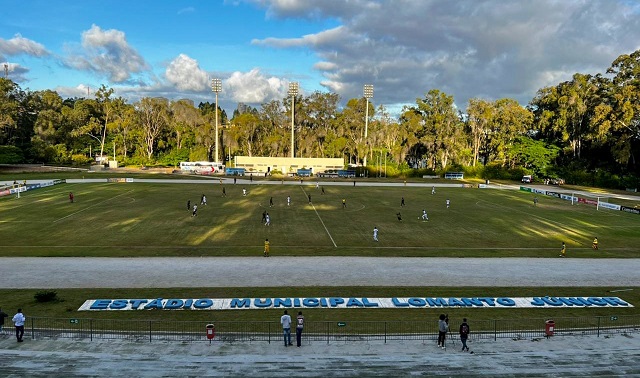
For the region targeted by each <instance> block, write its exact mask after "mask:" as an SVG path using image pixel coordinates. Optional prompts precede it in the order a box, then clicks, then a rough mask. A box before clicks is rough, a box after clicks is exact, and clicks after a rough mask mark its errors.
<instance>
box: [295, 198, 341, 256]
mask: <svg viewBox="0 0 640 378" xmlns="http://www.w3.org/2000/svg"><path fill="white" fill-rule="evenodd" d="M300 190H302V193H304V196H305V197H307V198H309V197H308V196H309V195H308V194H307V192H305V191H304V188H303V187H302V186H301V187H300ZM311 207H313V211H315V212H316V215H317V216H318V219H320V223H322V227H324V230H325V231H327V235H329V239H331V242H332V243H333V246H334V247H336V248H338V245H337V244H336V242H335V241H334V240H333V237H332V236H331V233H329V230H328V229H327V226H325V225H324V222H323V221H322V218H320V214H318V210H316V207H315V206H313V202H311Z"/></svg>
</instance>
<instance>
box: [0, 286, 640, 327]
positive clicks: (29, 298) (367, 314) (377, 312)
mask: <svg viewBox="0 0 640 378" xmlns="http://www.w3.org/2000/svg"><path fill="white" fill-rule="evenodd" d="M628 289H632V290H628ZM616 290H620V288H602V287H583V288H556V287H545V288H492V287H487V288H456V287H451V288H447V287H439V288H421V287H392V288H391V287H386V288H380V287H342V288H336V287H315V288H307V287H301V288H292V289H283V288H179V289H176V288H173V289H171V288H168V289H60V290H56V292H57V294H58V295H57V296H58V298H59V300H57V301H54V302H47V303H38V302H36V301H35V299H34V294H35V293H37V292H38V291H39V290H34V289H19V290H7V289H4V290H0V298H2V308H3V309H4V311H5V312H7V313H10V312H12V311H15V309H16V308H18V307H21V308H23V310H24V312H25V314H26V315H27V316H34V317H52V318H99V319H131V320H134V319H137V320H163V321H211V320H215V321H274V320H278V319H279V317H280V315H281V314H282V309H270V310H220V311H210V310H203V311H188V310H175V311H172V310H137V311H81V312H79V311H77V310H78V308H79V307H80V306H81V305H82V304H83V303H84V301H85V300H87V299H119V298H122V299H134V298H148V299H152V298H164V299H167V298H180V299H187V298H194V299H198V298H212V299H216V298H288V297H303V298H304V297H331V296H336V297H358V298H361V297H369V298H389V297H422V298H425V297H444V298H450V297H540V296H546V295H548V296H552V297H553V296H570V297H590V296H594V297H609V296H615V297H620V298H621V299H622V300H624V301H626V302H628V303H631V304H632V305H634V306H640V287H635V288H624V289H623V290H624V291H616ZM612 291H613V292H612ZM639 309H640V307H628V308H605V307H596V306H593V307H589V308H581V307H563V308H558V309H556V308H533V309H531V308H522V309H506V308H471V309H464V308H424V309H421V308H410V309H323V308H314V309H309V308H307V309H304V313H305V315H307V317H308V319H310V320H313V321H394V320H401V321H423V320H425V319H426V320H433V319H436V318H437V316H438V315H439V314H441V313H448V314H449V316H450V317H451V318H452V319H458V320H459V319H462V318H463V317H467V318H469V319H473V320H474V321H481V320H494V319H496V320H500V319H509V320H518V319H531V318H537V319H545V318H556V317H596V316H611V315H616V316H624V315H638V314H640V312H639ZM296 311H297V310H296Z"/></svg>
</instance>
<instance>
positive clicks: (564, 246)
mask: <svg viewBox="0 0 640 378" xmlns="http://www.w3.org/2000/svg"><path fill="white" fill-rule="evenodd" d="M566 254H567V246H566V245H565V244H564V242H562V249H561V250H560V257H565V255H566Z"/></svg>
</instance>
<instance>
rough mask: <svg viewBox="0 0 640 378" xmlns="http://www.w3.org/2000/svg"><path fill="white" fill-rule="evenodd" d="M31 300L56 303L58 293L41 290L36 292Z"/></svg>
mask: <svg viewBox="0 0 640 378" xmlns="http://www.w3.org/2000/svg"><path fill="white" fill-rule="evenodd" d="M33 298H34V299H35V300H36V302H40V303H42V302H57V301H58V293H57V292H56V291H53V290H43V291H39V292H37V293H36V294H35V295H34V296H33Z"/></svg>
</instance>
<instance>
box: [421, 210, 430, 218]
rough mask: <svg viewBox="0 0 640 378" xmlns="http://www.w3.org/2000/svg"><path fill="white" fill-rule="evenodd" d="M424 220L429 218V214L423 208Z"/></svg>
mask: <svg viewBox="0 0 640 378" xmlns="http://www.w3.org/2000/svg"><path fill="white" fill-rule="evenodd" d="M422 220H429V216H428V215H427V210H422Z"/></svg>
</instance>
